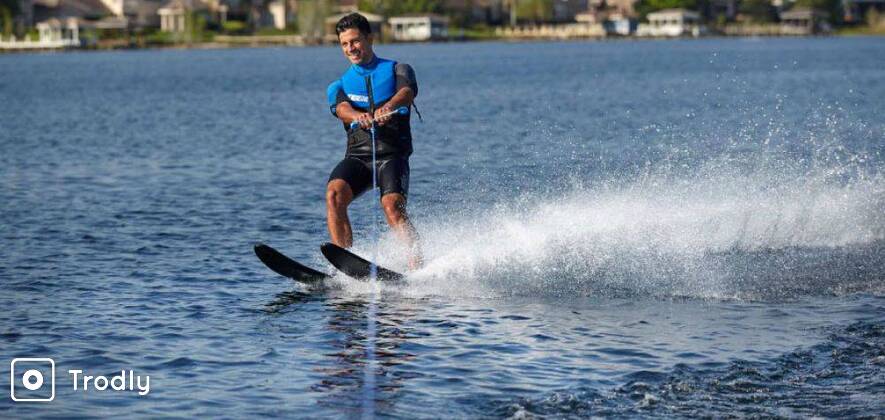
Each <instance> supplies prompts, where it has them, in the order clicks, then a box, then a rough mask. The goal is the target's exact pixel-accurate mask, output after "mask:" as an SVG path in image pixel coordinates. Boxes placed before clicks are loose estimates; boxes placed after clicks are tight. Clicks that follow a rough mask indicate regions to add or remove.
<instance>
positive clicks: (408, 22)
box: [387, 14, 449, 41]
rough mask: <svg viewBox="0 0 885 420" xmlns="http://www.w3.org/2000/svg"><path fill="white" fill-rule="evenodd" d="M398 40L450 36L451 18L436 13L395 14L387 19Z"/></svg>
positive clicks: (418, 39) (422, 39)
mask: <svg viewBox="0 0 885 420" xmlns="http://www.w3.org/2000/svg"><path fill="white" fill-rule="evenodd" d="M387 23H388V24H389V25H390V28H391V32H392V33H393V39H394V40H396V41H430V40H438V39H446V38H448V36H449V18H447V17H445V16H439V15H435V14H417V15H405V16H394V17H391V18H390V19H388V20H387Z"/></svg>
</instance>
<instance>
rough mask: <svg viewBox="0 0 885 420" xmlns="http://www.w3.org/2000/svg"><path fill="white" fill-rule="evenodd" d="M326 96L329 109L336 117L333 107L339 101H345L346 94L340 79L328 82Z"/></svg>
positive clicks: (335, 106) (336, 105)
mask: <svg viewBox="0 0 885 420" xmlns="http://www.w3.org/2000/svg"><path fill="white" fill-rule="evenodd" d="M326 97H327V98H328V100H329V110H330V111H332V115H334V116H336V117H337V116H338V114H337V113H336V112H335V108H337V107H338V104H340V103H341V102H345V101H347V95H345V94H344V89H343V88H342V87H341V80H336V81H334V82H332V83H330V84H329V87H328V88H327V89H326Z"/></svg>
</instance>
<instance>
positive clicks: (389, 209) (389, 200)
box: [381, 194, 406, 220]
mask: <svg viewBox="0 0 885 420" xmlns="http://www.w3.org/2000/svg"><path fill="white" fill-rule="evenodd" d="M381 207H383V208H384V214H386V215H387V217H388V218H389V219H394V220H398V219H400V218H403V217H405V210H406V200H405V198H403V196H402V195H400V194H386V195H385V196H384V197H382V198H381Z"/></svg>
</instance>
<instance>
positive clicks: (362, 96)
mask: <svg viewBox="0 0 885 420" xmlns="http://www.w3.org/2000/svg"><path fill="white" fill-rule="evenodd" d="M367 75H368V76H371V80H372V96H373V99H374V101H375V107H376V108H380V107H381V106H384V104H385V103H387V101H389V100H390V99H391V98H393V96H394V95H395V94H396V92H398V91H399V90H400V89H402V88H403V87H406V86H408V87H410V88H411V89H412V91H413V92H414V93H415V95H417V94H418V82H417V81H416V80H415V72H414V70H412V67H411V66H409V65H408V64H403V63H397V62H394V61H390V60H385V59H383V58H379V57H378V56H375V58H374V59H373V60H372V62H371V63H368V64H366V65H358V64H353V65H351V66H350V68H349V69H348V70H347V71H346V72H345V73H344V75H343V76H341V78H340V79H338V80H336V81H334V82H332V83H331V84H330V85H329V88H328V91H327V94H328V98H329V107H330V109H331V111H332V115H335V116H336V117H337V114H336V112H335V108H336V107H337V106H338V104H340V103H342V102H348V103H350V105H351V106H352V107H353V108H354V109H356V110H357V111H361V112H368V110H369V98H368V91H367V89H366V81H365V77H366V76H367ZM409 116H410V114H407V115H399V114H395V115H394V116H393V117H392V118H391V119H390V120H389V121H388V122H387V123H386V124H384V125H383V126H376V127H375V140H376V143H375V146H376V149H375V156H376V165H377V171H378V187H379V188H381V195H382V196H383V195H384V194H388V193H400V194H402V195H403V196H404V197H405V196H408V192H409V155H411V154H412V130H411V127H410V125H409ZM342 124H343V126H344V130H345V131H346V132H347V152H346V154H345V156H344V159H343V160H341V162H339V163H338V165H337V166H335V169H333V170H332V174H331V175H329V181H331V180H333V179H343V180H344V181H345V182H347V184H348V185H350V189H351V190H352V191H353V195H354V197H356V196H358V195H360V194H362V193H363V192H365V191H366V190H368V189H369V186H370V184H371V183H372V166H371V165H372V136H371V133H370V132H369V130H366V129H363V128H362V127H357V128H354V129H351V128H350V126H349V125H348V124H344V123H343V122H342Z"/></svg>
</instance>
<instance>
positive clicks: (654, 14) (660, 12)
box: [647, 9, 701, 20]
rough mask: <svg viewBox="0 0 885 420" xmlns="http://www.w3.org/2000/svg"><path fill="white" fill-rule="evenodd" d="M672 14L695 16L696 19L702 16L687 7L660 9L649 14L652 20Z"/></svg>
mask: <svg viewBox="0 0 885 420" xmlns="http://www.w3.org/2000/svg"><path fill="white" fill-rule="evenodd" d="M671 16H686V17H693V18H695V19H697V18H700V17H701V15H700V14H698V12H695V11H692V10H686V9H664V10H658V11H657V12H652V13H649V14H648V15H647V18H648V20H652V19H654V18H667V17H671Z"/></svg>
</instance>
